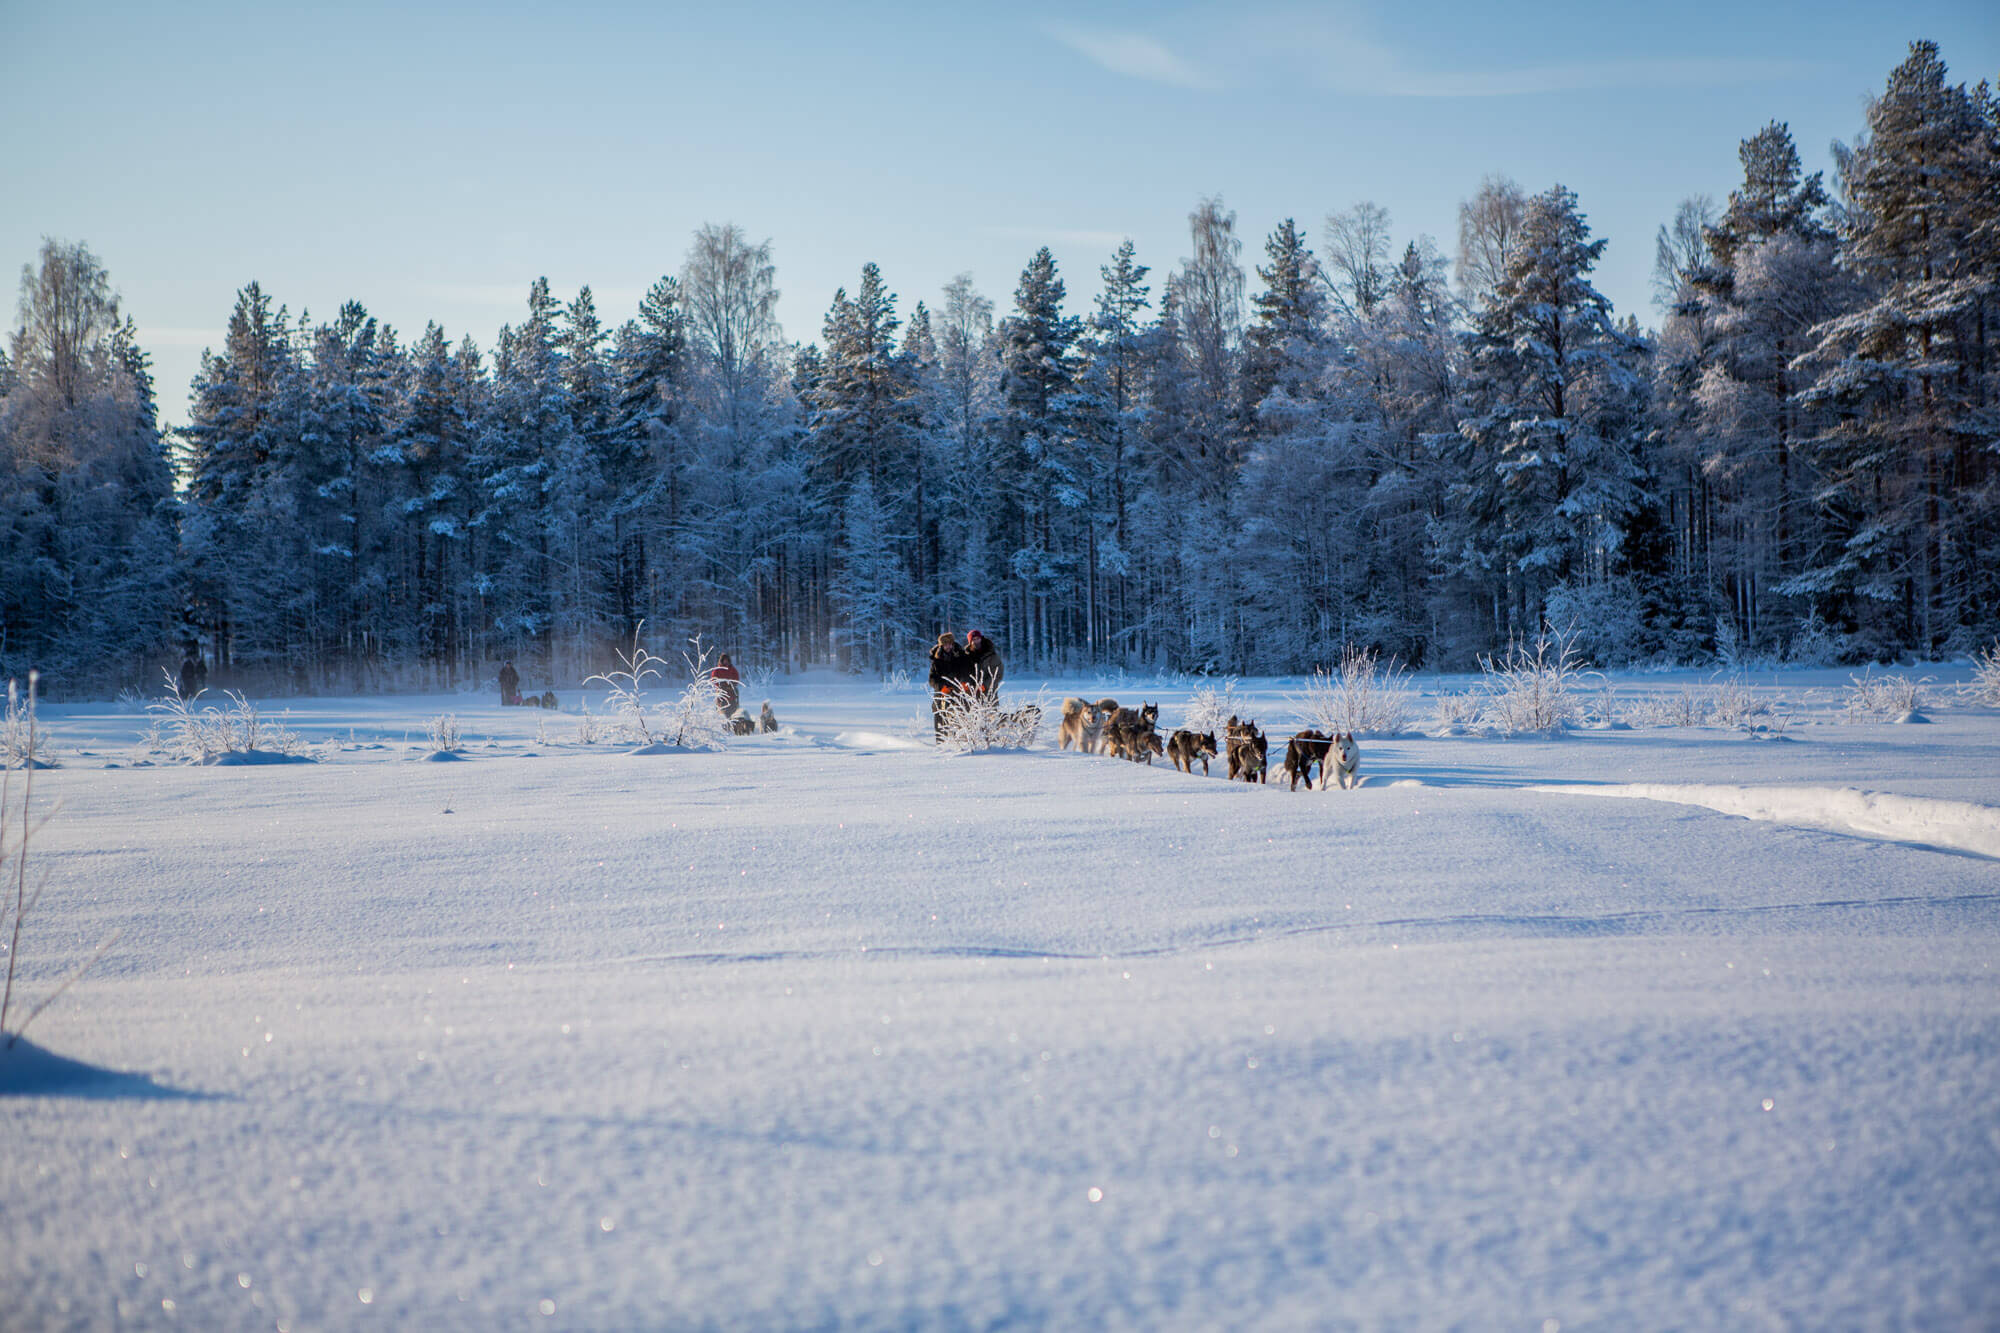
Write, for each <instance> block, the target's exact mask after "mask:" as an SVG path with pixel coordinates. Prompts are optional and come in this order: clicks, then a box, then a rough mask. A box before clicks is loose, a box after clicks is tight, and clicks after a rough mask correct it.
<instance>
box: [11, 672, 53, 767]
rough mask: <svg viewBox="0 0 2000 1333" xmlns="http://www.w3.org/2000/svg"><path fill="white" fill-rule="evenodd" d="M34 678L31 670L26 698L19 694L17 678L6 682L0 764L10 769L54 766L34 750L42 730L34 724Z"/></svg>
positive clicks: (47, 758)
mask: <svg viewBox="0 0 2000 1333" xmlns="http://www.w3.org/2000/svg"><path fill="white" fill-rule="evenodd" d="M34 680H35V676H34V675H33V674H32V673H31V674H30V676H29V684H30V688H29V692H28V696H27V697H26V698H23V697H22V695H21V686H20V682H19V681H12V680H10V681H8V682H7V713H6V716H5V717H4V718H0V765H4V766H5V767H6V768H7V769H9V770H10V771H11V770H13V769H17V768H26V767H28V766H29V765H30V764H32V765H34V766H35V767H36V768H54V767H55V766H56V765H55V762H54V761H53V760H51V759H50V758H49V757H48V756H47V755H38V754H36V753H35V750H36V742H37V741H38V740H39V739H40V735H41V733H40V732H39V731H38V730H37V729H36V726H35V700H34V690H33V682H34Z"/></svg>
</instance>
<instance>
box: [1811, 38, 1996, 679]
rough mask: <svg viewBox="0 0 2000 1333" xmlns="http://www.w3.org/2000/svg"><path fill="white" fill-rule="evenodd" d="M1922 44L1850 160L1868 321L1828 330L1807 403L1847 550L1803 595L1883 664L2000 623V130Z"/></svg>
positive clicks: (1836, 552) (1843, 253)
mask: <svg viewBox="0 0 2000 1333" xmlns="http://www.w3.org/2000/svg"><path fill="white" fill-rule="evenodd" d="M1945 80H1946V71H1945V65H1944V61H1943V59H1942V57H1941V56H1940V55H1939V52H1938V48H1937V46H1936V44H1935V43H1932V42H1915V43H1913V44H1912V45H1911V47H1910V56H1909V58H1908V59H1907V60H1905V61H1904V62H1903V63H1902V64H1901V65H1899V66H1897V68H1896V69H1895V70H1894V71H1893V72H1892V73H1891V74H1890V76H1889V81H1888V86H1887V87H1886V88H1885V89H1884V91H1883V94H1882V95H1881V96H1880V97H1879V98H1877V99H1875V101H1874V102H1873V103H1872V104H1871V105H1870V107H1869V110H1868V133H1867V137H1866V138H1865V139H1864V140H1863V141H1862V142H1861V143H1860V144H1858V145H1857V146H1856V147H1855V148H1854V149H1853V151H1852V152H1851V154H1849V155H1848V156H1847V157H1846V159H1845V164H1844V170H1843V173H1842V177H1843V178H1842V186H1843V192H1844V194H1845V196H1846V202H1847V207H1846V209H1845V214H1844V220H1843V225H1842V227H1841V230H1840V236H1839V257H1840V263H1841V265H1842V267H1843V268H1845V269H1846V270H1847V271H1848V272H1850V273H1852V274H1853V275H1854V276H1855V278H1856V279H1857V280H1858V281H1859V282H1860V283H1861V284H1862V285H1863V287H1864V291H1865V295H1864V296H1862V298H1861V299H1860V300H1859V302H1858V303H1857V304H1856V305H1855V307H1854V308H1852V309H1851V310H1848V311H1846V312H1844V313H1842V314H1839V315H1837V316H1834V317H1833V318H1830V319H1828V320H1826V321H1824V322H1822V323H1820V324H1819V325H1817V326H1816V327H1815V328H1814V329H1813V331H1812V334H1811V343H1810V346H1809V347H1808V348H1806V349H1804V352H1803V355H1802V356H1801V357H1800V358H1799V359H1798V362H1797V364H1798V366H1799V368H1800V369H1802V370H1804V371H1805V372H1806V373H1807V374H1808V375H1809V376H1810V384H1809V387H1807V388H1806V389H1805V390H1804V391H1803V392H1802V393H1801V394H1800V398H1801V400H1802V401H1803V402H1804V403H1805V404H1806V405H1807V406H1808V407H1810V408H1813V409H1815V410H1817V411H1819V412H1822V413H1824V414H1825V417H1826V422H1825V425H1824V426H1823V427H1822V428H1821V429H1820V430H1819V431H1818V432H1817V433H1816V435H1815V437H1814V439H1813V440H1812V442H1811V447H1812V451H1813V454H1814V457H1815V460H1816V462H1817V464H1818V466H1819V468H1820V469H1821V470H1822V471H1823V473H1824V476H1825V483H1824V486H1823V488H1822V491H1821V495H1820V502H1821V504H1822V505H1823V506H1824V507H1825V508H1826V509H1827V510H1828V511H1829V513H1830V523H1831V526H1832V527H1833V529H1834V531H1835V535H1836V538H1837V540H1836V541H1834V542H1833V543H1832V544H1831V545H1830V546H1829V548H1828V549H1827V550H1826V552H1825V553H1824V554H1823V555H1822V556H1821V557H1820V558H1819V559H1817V560H1815V561H1814V562H1813V563H1812V564H1811V566H1810V567H1809V568H1807V569H1806V570H1804V571H1802V572H1801V573H1800V574H1798V575H1797V576H1795V577H1794V578H1793V579H1792V580H1791V584H1790V587H1791V588H1792V589H1793V590H1794V591H1796V592H1799V593H1801V594H1803V595H1809V596H1813V595H1817V596H1825V595H1835V596H1841V597H1843V598H1844V599H1845V600H1846V601H1847V603H1848V606H1847V609H1846V614H1847V616H1848V617H1849V618H1850V619H1851V620H1852V622H1853V624H1854V626H1855V628H1856V629H1857V630H1858V631H1859V632H1860V634H1861V635H1862V639H1863V642H1864V643H1865V644H1866V646H1867V647H1868V648H1870V649H1871V650H1872V651H1876V652H1886V651H1891V650H1893V648H1894V647H1895V646H1897V645H1899V644H1905V643H1907V644H1912V645H1914V646H1916V647H1918V648H1919V649H1922V650H1924V651H1927V652H1929V651H1936V650H1938V649H1940V648H1942V647H1943V646H1944V645H1945V644H1946V643H1947V642H1949V641H1951V640H1952V639H1953V637H1954V636H1957V637H1960V638H1976V637H1978V636H1979V635H1980V634H1987V635H1990V633H1991V631H1992V626H1993V624H1994V622H1995V621H1996V619H2000V573H1996V572H1995V571H1996V566H2000V561H1996V560H1995V559H1994V552H1995V551H1996V550H2000V494H1996V491H2000V469H1996V467H1995V462H1994V453H1993V448H1992V441H1993V439H1994V436H1995V413H1994V408H1993V402H1994V385H1995V378H1994V377H1995V372H1996V343H1997V342H2000V340H1996V339H1995V338H1994V337H1993V333H1992V330H1993V329H1994V327H1995V321H1996V319H1997V318H2000V260H1996V256H2000V203H1997V202H1996V201H2000V117H1996V110H1995V103H1994V99H1993V96H1992V93H1991V92H1990V90H1989V89H1987V88H1986V87H1985V86H1984V85H1981V86H1979V87H1978V88H1975V89H1967V88H1966V87H1965V86H1964V85H1963V84H1957V85H1953V84H1948V83H1947V82H1946V81H1945Z"/></svg>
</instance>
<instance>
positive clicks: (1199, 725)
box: [1181, 676, 1246, 741]
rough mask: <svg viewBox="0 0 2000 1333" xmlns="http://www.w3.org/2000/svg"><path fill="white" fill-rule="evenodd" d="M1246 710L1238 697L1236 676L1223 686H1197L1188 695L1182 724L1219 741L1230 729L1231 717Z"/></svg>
mask: <svg viewBox="0 0 2000 1333" xmlns="http://www.w3.org/2000/svg"><path fill="white" fill-rule="evenodd" d="M1245 711H1246V709H1245V705H1244V703H1243V701H1242V700H1240V699H1238V698H1237V697H1236V678H1235V677H1234V676H1232V677H1230V678H1229V679H1228V680H1225V681H1224V682H1222V688H1221V689H1219V690H1218V689H1216V688H1215V686H1213V685H1201V686H1198V687H1196V689H1195V691H1194V693H1193V694H1191V695H1189V696H1188V706H1187V719H1186V720H1185V721H1183V722H1182V723H1181V726H1182V727H1184V728H1186V729H1187V730H1189V731H1194V732H1203V733H1206V734H1208V735H1211V736H1214V737H1215V738H1216V739H1217V740H1218V741H1219V740H1220V739H1221V738H1222V735H1223V733H1224V732H1225V731H1226V730H1228V726H1229V719H1230V718H1232V717H1241V716H1243V714H1244V712H1245Z"/></svg>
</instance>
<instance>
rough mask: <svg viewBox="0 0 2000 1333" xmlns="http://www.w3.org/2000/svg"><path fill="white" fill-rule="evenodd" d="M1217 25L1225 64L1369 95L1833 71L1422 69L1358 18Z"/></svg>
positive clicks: (1310, 16)
mask: <svg viewBox="0 0 2000 1333" xmlns="http://www.w3.org/2000/svg"><path fill="white" fill-rule="evenodd" d="M1218 27H1219V28H1220V30H1221V31H1224V32H1226V33H1229V34H1231V35H1232V36H1233V41H1232V40H1229V39H1227V38H1226V39H1225V41H1224V43H1223V44H1221V45H1219V46H1217V47H1213V48H1211V53H1212V58H1214V59H1215V60H1217V61H1218V62H1219V63H1222V64H1225V65H1235V64H1239V63H1240V64H1242V65H1244V66H1246V67H1252V68H1262V69H1265V70H1267V71H1268V70H1275V69H1287V70H1289V71H1290V72H1291V73H1292V75H1293V76H1294V77H1299V78H1303V79H1305V80H1307V81H1309V82H1311V83H1314V84H1317V85H1318V86H1320V87H1323V88H1328V89H1331V90H1332V91H1335V92H1340V93H1347V94H1351V95H1354V96H1362V97H1421V98H1442V97H1478V98H1486V97H1532V96H1536V95H1540V94H1547V93H1577V92H1599V91H1603V90H1605V89H1613V88H1617V89H1626V88H1629V89H1646V90H1666V89H1673V88H1709V87H1724V86H1728V85H1731V84H1747V83H1772V82H1777V81H1780V80H1786V79H1798V78H1805V77H1809V76H1811V75H1813V74H1816V73H1820V72H1823V71H1824V70H1825V68H1826V67H1825V66H1824V65H1820V64H1816V63H1814V62H1812V61H1805V60H1765V59H1729V58H1714V57H1689V58H1673V57H1663V58H1658V59H1640V60H1634V59H1616V58H1613V59H1604V60H1594V59H1593V60H1567V61H1558V62H1554V63H1551V64H1543V65H1530V66H1506V65H1496V66H1490V67H1486V66H1482V67H1479V68H1473V69H1464V68H1460V69H1442V70H1440V69H1425V68H1423V67H1422V66H1421V65H1420V64H1419V63H1418V62H1416V61H1413V60H1411V59H1410V58H1408V56H1407V55H1406V54H1405V52H1404V51H1402V50H1400V49H1398V48H1397V47H1395V46H1392V45H1390V44H1388V43H1386V42H1384V41H1382V40H1380V39H1379V38H1377V37H1376V36H1374V29H1375V28H1376V25H1375V24H1374V23H1373V22H1371V21H1370V20H1369V19H1368V17H1367V16H1366V15H1365V14H1362V13H1359V12H1356V11H1353V10H1349V11H1347V12H1341V11H1339V10H1335V11H1332V12H1328V11H1324V10H1307V9H1299V8H1292V7H1277V8H1272V9H1259V10H1250V11H1242V10H1238V11H1235V12H1234V13H1233V14H1232V15H1231V19H1230V22H1229V23H1228V24H1227V25H1218ZM1231 47H1234V48H1235V49H1233V50H1231V49H1229V48H1231Z"/></svg>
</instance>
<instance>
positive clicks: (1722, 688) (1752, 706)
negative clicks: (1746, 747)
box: [1708, 676, 1771, 727]
mask: <svg viewBox="0 0 2000 1333" xmlns="http://www.w3.org/2000/svg"><path fill="white" fill-rule="evenodd" d="M1770 711H1771V706H1770V705H1769V704H1767V703H1765V702H1764V701H1763V700H1762V699H1760V698H1758V697H1757V696H1756V694H1755V693H1754V692H1752V690H1751V689H1750V683H1749V682H1748V681H1746V680H1744V679H1743V677H1741V676H1724V677H1722V678H1721V679H1719V680H1717V681H1715V682H1714V683H1712V684H1711V685H1710V686H1709V687H1708V715H1709V718H1710V720H1712V721H1713V722H1714V723H1715V725H1716V726H1718V727H1743V726H1748V725H1749V724H1750V719H1751V718H1753V717H1761V716H1763V715H1764V714H1766V713H1769V712H1770Z"/></svg>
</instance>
